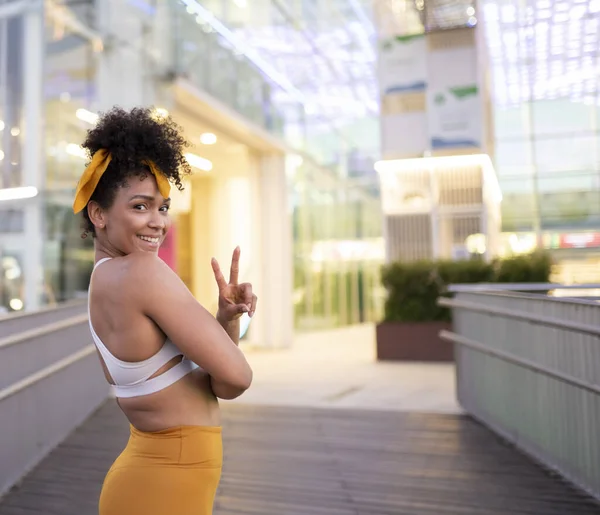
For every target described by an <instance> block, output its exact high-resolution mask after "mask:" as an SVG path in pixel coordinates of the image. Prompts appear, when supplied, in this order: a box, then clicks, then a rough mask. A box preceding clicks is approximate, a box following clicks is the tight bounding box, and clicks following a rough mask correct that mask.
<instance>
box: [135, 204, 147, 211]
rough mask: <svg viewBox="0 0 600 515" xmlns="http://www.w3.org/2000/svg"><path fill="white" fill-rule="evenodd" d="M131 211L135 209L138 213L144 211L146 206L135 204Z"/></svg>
mask: <svg viewBox="0 0 600 515" xmlns="http://www.w3.org/2000/svg"><path fill="white" fill-rule="evenodd" d="M133 209H137V210H139V211H141V210H143V209H146V206H145V205H144V204H137V205H135V206H133Z"/></svg>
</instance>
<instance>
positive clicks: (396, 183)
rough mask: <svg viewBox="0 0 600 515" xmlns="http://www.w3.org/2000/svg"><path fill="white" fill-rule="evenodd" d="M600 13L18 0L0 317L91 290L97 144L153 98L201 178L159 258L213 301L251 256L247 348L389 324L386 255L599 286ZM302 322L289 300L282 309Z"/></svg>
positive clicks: (281, 1)
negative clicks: (87, 186) (90, 212)
mask: <svg viewBox="0 0 600 515" xmlns="http://www.w3.org/2000/svg"><path fill="white" fill-rule="evenodd" d="M599 20H600V2H599V1H597V0H591V1H578V0H536V1H517V0H503V1H491V0H480V1H479V2H474V1H467V0H462V1H461V0H430V1H424V0H373V1H371V0H252V1H250V0H210V1H208V0H207V1H195V0H155V1H150V0H148V1H144V0H103V1H99V0H96V1H94V0H89V1H86V0H72V1H69V0H63V1H59V0H45V1H42V0H39V1H34V0H30V1H25V0H4V1H2V2H0V262H1V267H0V309H2V310H3V311H5V312H12V311H22V310H31V309H36V308H39V307H42V306H45V305H52V304H55V303H59V302H64V301H68V300H70V299H74V298H77V297H81V296H85V294H86V290H87V285H88V279H89V274H90V270H91V268H92V265H93V242H92V239H91V238H88V239H82V238H81V228H80V218H79V217H76V216H74V215H73V214H72V210H71V203H72V197H73V192H74V188H75V185H76V183H77V180H78V178H79V176H80V175H81V173H82V171H83V169H84V167H85V164H86V157H85V154H84V153H83V152H82V150H81V148H80V146H79V144H80V143H81V142H82V140H83V139H84V137H85V133H86V131H87V130H88V129H89V128H90V127H91V126H93V124H94V123H95V121H96V119H97V116H98V113H99V112H102V111H103V110H106V109H109V108H110V107H112V106H113V105H121V106H123V107H126V108H130V107H133V106H135V105H153V106H155V107H156V110H157V114H158V115H159V116H167V115H170V116H172V117H173V118H174V119H175V120H176V121H177V122H178V123H179V124H180V125H181V126H182V127H183V129H184V131H185V136H186V137H187V138H188V140H189V141H190V142H191V143H192V147H191V148H190V149H189V154H188V156H187V157H188V160H189V161H190V163H191V164H192V166H193V168H194V175H193V176H192V177H191V178H190V179H189V181H188V182H187V184H186V190H185V191H184V192H183V193H182V194H181V195H178V196H177V198H175V199H174V200H175V201H174V203H173V205H174V209H173V213H174V218H175V223H174V228H173V231H172V233H171V236H170V238H169V241H168V242H167V243H166V244H165V247H164V248H163V249H162V250H161V255H162V257H163V258H164V259H165V260H166V261H167V262H168V263H169V264H170V265H171V266H172V267H173V268H174V269H175V270H176V271H177V272H178V274H179V275H180V276H181V277H182V279H183V280H184V281H185V282H186V284H187V285H188V286H189V287H190V289H191V290H192V291H193V293H194V294H195V295H196V296H197V297H198V298H199V299H200V300H201V301H202V302H203V303H205V304H206V305H207V306H209V307H214V306H213V304H214V302H215V297H214V288H213V285H212V278H211V276H210V274H211V270H210V267H209V259H210V257H211V256H212V255H215V256H217V257H218V258H220V259H222V260H227V259H229V255H230V250H231V249H232V248H233V247H234V246H235V245H238V244H239V245H241V247H242V252H243V254H242V256H243V263H244V267H245V268H244V270H243V276H244V277H245V279H248V280H250V281H252V282H253V283H255V285H256V288H257V290H258V291H260V292H261V303H262V309H263V312H268V313H271V315H270V318H271V317H273V318H275V319H277V320H279V322H278V324H267V323H266V320H264V319H263V320H261V317H260V315H259V320H258V321H257V322H256V323H255V324H254V325H253V327H252V329H251V331H250V333H249V338H251V339H252V340H254V341H256V342H257V343H260V344H261V345H264V346H267V347H277V346H282V345H283V346H285V345H287V344H289V342H290V341H291V335H292V334H293V332H294V331H307V330H314V329H326V328H334V327H342V326H347V325H352V324H358V323H363V322H372V321H376V320H378V319H380V318H381V316H382V314H383V306H384V301H385V294H384V293H385V290H384V289H383V288H382V286H381V280H380V268H381V265H382V264H384V263H385V262H389V261H395V260H399V259H401V260H409V261H410V260H416V259H422V258H428V259H429V258H431V259H433V258H452V259H464V258H466V257H469V256H473V255H474V254H475V255H480V256H483V257H484V258H485V259H488V260H489V259H492V258H495V257H498V256H510V255H514V254H519V253H528V252H531V251H533V250H535V249H540V248H541V249H546V250H549V251H551V253H552V255H553V258H554V263H555V266H554V268H553V278H554V279H555V280H557V281H560V282H563V283H577V282H600V280H599V277H598V276H599V275H600V267H599V266H598V265H599V264H600V259H599V254H598V250H599V249H600V148H599V145H600V138H599V133H598V122H599V113H600V110H599V104H600V99H599V97H598V86H599V81H598V48H599V44H598V37H599V36H598V23H599ZM288 307H290V308H289V309H288Z"/></svg>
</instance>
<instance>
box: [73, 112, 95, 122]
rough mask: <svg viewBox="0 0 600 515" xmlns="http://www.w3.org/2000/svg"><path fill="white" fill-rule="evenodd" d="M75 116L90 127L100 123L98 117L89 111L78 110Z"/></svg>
mask: <svg viewBox="0 0 600 515" xmlns="http://www.w3.org/2000/svg"><path fill="white" fill-rule="evenodd" d="M75 116H76V117H77V118H79V119H80V120H81V121H83V122H86V123H89V124H90V125H96V123H98V115H97V114H96V113H92V112H91V111H88V110H87V109H77V111H75Z"/></svg>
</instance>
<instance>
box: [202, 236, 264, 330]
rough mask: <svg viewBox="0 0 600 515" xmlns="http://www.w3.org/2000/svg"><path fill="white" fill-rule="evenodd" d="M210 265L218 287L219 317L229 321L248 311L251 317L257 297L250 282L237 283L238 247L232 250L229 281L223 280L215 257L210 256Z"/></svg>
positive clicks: (238, 266)
mask: <svg viewBox="0 0 600 515" xmlns="http://www.w3.org/2000/svg"><path fill="white" fill-rule="evenodd" d="M211 265H212V269H213V272H214V273H215V280H216V281H217V286H218V287H219V318H221V319H222V320H224V321H225V322H230V321H232V320H237V319H238V318H240V317H241V316H242V314H243V313H248V314H249V315H250V316H251V317H252V316H253V315H254V312H255V311H256V302H257V300H258V298H257V297H256V295H254V294H253V293H252V285H251V284H250V283H242V284H238V274H239V271H240V248H239V247H236V248H235V250H234V251H233V258H232V259H231V271H230V273H229V283H227V281H225V277H223V273H222V272H221V267H220V266H219V263H218V262H217V260H216V259H215V258H212V260H211Z"/></svg>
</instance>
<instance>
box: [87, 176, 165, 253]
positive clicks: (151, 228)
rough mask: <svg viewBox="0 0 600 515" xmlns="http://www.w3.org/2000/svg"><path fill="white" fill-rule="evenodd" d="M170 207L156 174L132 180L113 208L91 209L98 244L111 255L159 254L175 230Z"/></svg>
mask: <svg viewBox="0 0 600 515" xmlns="http://www.w3.org/2000/svg"><path fill="white" fill-rule="evenodd" d="M170 203H171V201H170V199H165V198H163V196H162V195H161V194H160V192H159V191H158V186H157V184H156V179H155V178H154V176H153V175H152V174H150V173H147V174H142V175H134V176H132V177H130V178H129V180H128V181H127V184H126V185H125V186H123V187H119V188H118V190H117V192H116V195H115V199H114V202H113V203H112V205H111V206H110V207H109V208H107V209H101V208H100V207H99V206H97V205H95V206H93V207H92V208H91V212H92V216H91V217H90V218H91V219H92V221H93V223H94V226H95V227H96V238H97V242H98V243H99V244H101V245H102V246H103V247H104V248H105V249H106V251H107V252H108V253H109V254H111V255H122V256H124V255H127V254H131V253H133V252H140V251H142V252H158V249H159V248H160V246H161V244H162V242H163V241H164V239H165V236H166V235H167V232H168V231H169V229H170V227H171V219H170V217H169V206H170Z"/></svg>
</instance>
